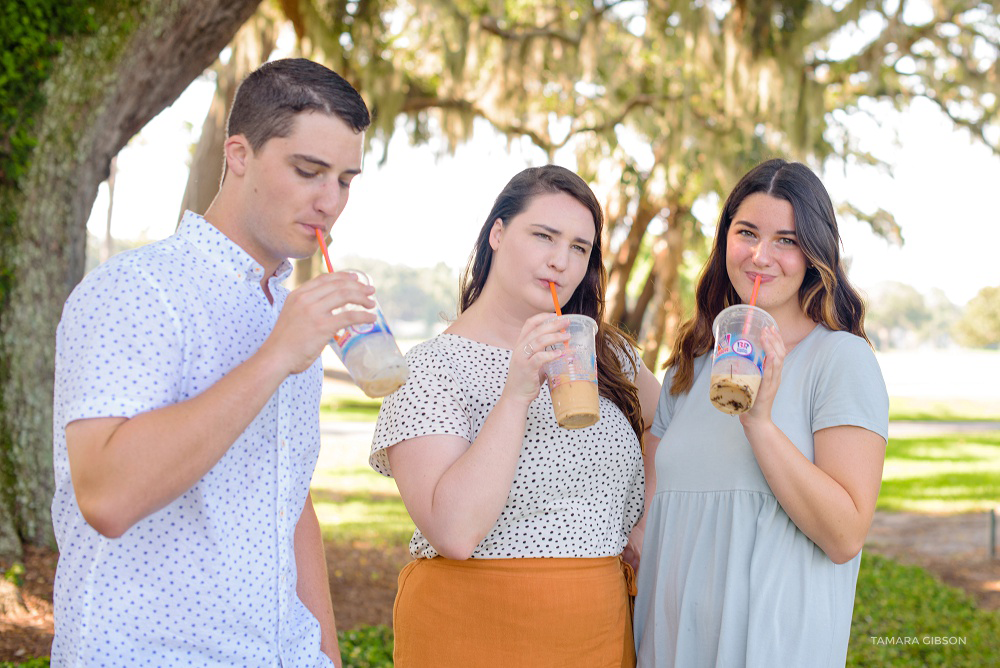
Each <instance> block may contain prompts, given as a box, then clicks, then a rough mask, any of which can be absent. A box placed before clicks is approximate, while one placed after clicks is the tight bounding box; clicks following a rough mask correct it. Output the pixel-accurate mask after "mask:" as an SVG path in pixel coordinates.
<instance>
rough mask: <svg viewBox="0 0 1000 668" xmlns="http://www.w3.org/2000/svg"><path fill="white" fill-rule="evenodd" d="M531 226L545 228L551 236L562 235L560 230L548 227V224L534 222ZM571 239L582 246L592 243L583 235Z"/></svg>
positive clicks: (590, 245) (588, 245) (589, 245)
mask: <svg viewBox="0 0 1000 668" xmlns="http://www.w3.org/2000/svg"><path fill="white" fill-rule="evenodd" d="M532 227H538V228H540V229H543V230H545V231H546V232H548V233H549V234H551V235H553V236H562V232H560V231H559V230H557V229H556V228H554V227H549V226H548V225H542V224H541V223H535V224H534V225H533V226H532ZM573 241H575V242H576V243H578V244H582V245H584V246H586V247H588V248H591V247H592V246H593V245H594V242H592V241H587V240H586V239H584V238H583V237H577V238H575V239H573Z"/></svg>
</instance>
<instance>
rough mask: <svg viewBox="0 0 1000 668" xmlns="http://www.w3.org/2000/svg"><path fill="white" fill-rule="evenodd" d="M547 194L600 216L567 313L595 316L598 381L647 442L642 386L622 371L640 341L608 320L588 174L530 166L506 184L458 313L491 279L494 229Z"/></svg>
mask: <svg viewBox="0 0 1000 668" xmlns="http://www.w3.org/2000/svg"><path fill="white" fill-rule="evenodd" d="M545 193H566V194H567V195H569V196H570V197H572V198H574V199H575V200H577V201H578V202H580V204H582V205H583V206H585V207H586V208H587V210H589V211H590V214H591V216H592V217H593V219H594V245H593V250H592V251H591V253H590V262H589V264H588V265H587V273H586V274H585V275H584V277H583V280H582V281H580V285H579V286H577V288H576V290H575V291H574V292H573V296H572V297H570V299H569V301H567V302H566V303H565V304H563V306H562V312H563V313H565V314H569V313H579V314H581V315H586V316H590V317H591V318H593V319H594V320H595V321H596V322H597V385H598V392H599V393H600V395H601V396H603V397H607V398H608V399H610V400H611V401H613V402H614V403H615V405H616V406H618V408H620V409H621V411H622V413H624V414H625V417H626V418H627V419H628V421H629V423H630V424H631V425H632V428H633V429H634V430H635V433H636V435H637V436H638V437H639V442H640V443H641V442H642V432H643V429H644V427H643V424H642V410H641V407H640V405H639V390H638V388H637V387H636V385H635V383H633V382H631V381H630V380H629V379H628V376H626V375H625V372H624V371H623V369H622V360H624V359H629V360H635V361H636V372H637V373H638V369H639V367H638V358H637V356H636V354H635V352H634V348H633V345H634V341H632V339H631V338H629V337H628V336H627V335H626V334H625V333H624V332H622V331H621V330H620V329H619V328H618V327H616V326H614V325H611V324H608V323H606V322H604V292H605V288H606V287H607V280H608V278H607V273H606V272H605V270H604V261H603V259H602V257H601V234H602V232H603V229H604V212H603V211H602V210H601V205H600V203H599V202H598V201H597V197H596V196H595V195H594V192H593V191H592V190H591V189H590V186H588V185H587V182H586V181H584V180H583V179H582V178H580V177H579V176H577V175H576V174H574V173H573V172H571V171H570V170H568V169H566V168H565V167H559V166H557V165H546V166H545V167H529V168H528V169H525V170H524V171H522V172H520V173H519V174H517V175H516V176H515V177H514V178H512V179H511V180H510V182H509V183H507V185H506V186H504V189H503V190H502V191H501V192H500V194H499V195H498V196H497V199H496V201H495V202H494V203H493V209H492V210H491V211H490V213H489V215H488V216H487V217H486V222H485V223H484V224H483V228H482V230H480V232H479V238H478V239H476V245H475V247H474V248H473V250H472V255H471V256H470V257H469V263H468V264H467V265H466V267H465V272H464V274H463V275H462V280H461V283H460V284H459V300H458V312H459V313H462V312H463V311H465V309H467V308H469V306H471V305H472V304H473V302H475V301H476V300H477V299H478V298H479V295H480V294H482V291H483V286H484V285H486V278H487V277H488V276H489V273H490V267H491V266H492V263H493V247H492V246H491V245H490V231H491V230H492V229H493V224H494V223H495V222H496V221H497V219H499V220H500V221H501V224H503V225H506V224H507V223H508V222H509V221H510V220H512V219H513V218H514V217H515V216H517V215H518V214H519V213H521V212H522V211H524V210H525V209H526V208H527V207H528V204H529V203H530V202H531V200H532V198H534V197H536V196H537V195H542V194H545Z"/></svg>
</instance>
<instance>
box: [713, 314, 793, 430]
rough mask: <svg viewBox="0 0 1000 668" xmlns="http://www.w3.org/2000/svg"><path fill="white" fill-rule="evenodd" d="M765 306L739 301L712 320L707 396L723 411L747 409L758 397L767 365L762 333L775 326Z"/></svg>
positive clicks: (731, 411)
mask: <svg viewBox="0 0 1000 668" xmlns="http://www.w3.org/2000/svg"><path fill="white" fill-rule="evenodd" d="M776 326H777V325H776V323H775V322H774V318H772V317H771V315H770V314H769V313H768V312H767V311H765V310H764V309H761V308H757V307H756V306H749V305H747V304H737V305H736V306H730V307H729V308H727V309H725V310H723V311H722V312H721V313H720V314H719V315H718V316H716V318H715V322H713V323H712V332H713V333H714V334H715V352H714V353H713V354H712V377H711V380H710V384H709V390H708V398H709V401H711V402H712V405H713V406H715V407H716V408H718V409H719V410H720V411H722V412H723V413H728V414H729V415H739V414H740V413H746V412H747V411H748V410H750V408H751V407H752V406H753V402H754V401H755V400H756V399H757V390H758V389H759V388H760V377H761V373H762V372H763V369H764V357H765V355H764V347H763V346H762V345H761V334H762V333H763V331H764V328H765V327H776Z"/></svg>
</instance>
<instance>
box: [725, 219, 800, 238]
mask: <svg viewBox="0 0 1000 668" xmlns="http://www.w3.org/2000/svg"><path fill="white" fill-rule="evenodd" d="M732 224H733V225H743V226H745V227H752V228H753V229H755V230H757V231H760V228H759V227H757V226H756V225H754V224H753V223H748V222H747V221H745V220H734V221H733V222H732ZM777 234H783V235H785V236H792V237H795V236H798V235H797V234H795V230H778V232H777Z"/></svg>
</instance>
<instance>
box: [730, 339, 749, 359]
mask: <svg viewBox="0 0 1000 668" xmlns="http://www.w3.org/2000/svg"><path fill="white" fill-rule="evenodd" d="M733 352H734V353H736V354H737V355H742V356H743V357H753V344H752V343H750V342H749V341H747V340H746V339H737V341H736V343H734V344H733Z"/></svg>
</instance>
